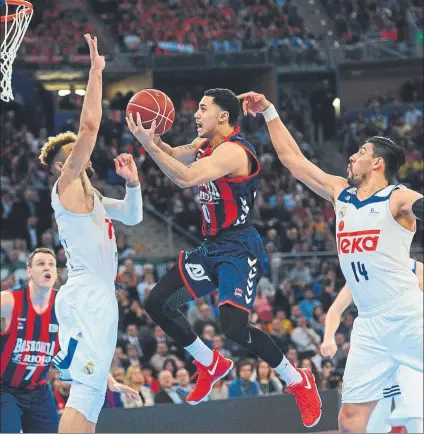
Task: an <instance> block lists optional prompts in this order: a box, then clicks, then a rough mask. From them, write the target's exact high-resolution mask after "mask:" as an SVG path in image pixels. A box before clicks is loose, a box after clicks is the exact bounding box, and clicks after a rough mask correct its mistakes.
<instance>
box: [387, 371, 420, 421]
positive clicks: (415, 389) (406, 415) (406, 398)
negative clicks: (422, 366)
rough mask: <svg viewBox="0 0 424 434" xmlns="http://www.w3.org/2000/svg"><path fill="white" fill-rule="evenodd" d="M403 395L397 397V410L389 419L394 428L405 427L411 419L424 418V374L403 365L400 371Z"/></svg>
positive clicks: (399, 376) (400, 385)
mask: <svg viewBox="0 0 424 434" xmlns="http://www.w3.org/2000/svg"><path fill="white" fill-rule="evenodd" d="M398 382H399V387H400V391H401V394H400V395H399V396H396V397H395V409H394V410H393V412H392V413H391V415H390V417H389V419H388V420H389V423H390V425H392V426H404V425H405V424H406V421H407V420H408V419H411V418H421V419H422V418H423V405H424V403H423V393H424V391H423V374H422V372H418V371H415V370H414V369H411V368H408V367H407V366H403V365H401V366H400V367H399V371H398Z"/></svg>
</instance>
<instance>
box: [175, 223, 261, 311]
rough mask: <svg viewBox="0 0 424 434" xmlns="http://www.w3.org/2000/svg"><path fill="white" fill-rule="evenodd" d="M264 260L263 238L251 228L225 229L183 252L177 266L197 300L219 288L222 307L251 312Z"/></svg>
mask: <svg viewBox="0 0 424 434" xmlns="http://www.w3.org/2000/svg"><path fill="white" fill-rule="evenodd" d="M265 259H266V252H265V249H264V245H263V243H262V240H261V237H260V235H259V234H258V232H257V231H256V229H255V228H253V227H251V226H249V227H246V228H242V229H231V230H226V231H225V230H224V231H223V232H222V233H220V234H218V235H217V236H216V237H214V238H212V239H205V240H204V241H203V243H202V244H201V245H200V246H199V247H198V248H197V249H195V250H191V251H181V252H180V255H179V259H178V266H179V270H180V274H181V276H182V279H183V281H184V283H185V285H186V287H187V289H188V290H189V292H190V294H191V295H192V296H193V297H194V298H195V299H196V298H200V297H203V296H205V295H207V294H209V293H210V292H212V291H214V290H215V289H217V288H219V306H220V305H222V304H226V303H228V304H231V305H233V306H236V307H239V308H240V309H243V310H246V311H247V312H250V311H251V310H252V309H253V303H254V301H255V297H256V285H257V283H258V282H259V279H260V278H261V277H262V275H263V273H264V263H265Z"/></svg>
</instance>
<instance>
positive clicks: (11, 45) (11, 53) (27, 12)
mask: <svg viewBox="0 0 424 434" xmlns="http://www.w3.org/2000/svg"><path fill="white" fill-rule="evenodd" d="M0 4H1V8H2V10H1V16H0V23H1V26H2V29H1V30H2V31H1V33H2V35H1V37H2V39H3V40H2V43H1V53H0V60H1V65H0V71H1V82H0V90H1V92H0V99H2V100H3V101H6V102H8V101H10V100H11V99H13V92H12V65H13V61H14V60H15V58H16V53H17V52H18V49H19V46H20V45H21V42H22V40H23V38H24V36H25V32H26V31H27V29H28V26H29V22H30V21H31V18H32V13H33V9H32V4H31V3H29V2H27V1H26V0H0ZM10 6H12V7H16V10H15V11H14V12H13V11H10Z"/></svg>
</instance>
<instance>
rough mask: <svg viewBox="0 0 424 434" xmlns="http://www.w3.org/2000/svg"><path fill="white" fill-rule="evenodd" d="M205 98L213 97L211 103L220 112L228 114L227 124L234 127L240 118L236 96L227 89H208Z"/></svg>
mask: <svg viewBox="0 0 424 434" xmlns="http://www.w3.org/2000/svg"><path fill="white" fill-rule="evenodd" d="M204 95H205V96H211V97H213V102H214V103H215V104H216V105H217V106H219V107H220V108H221V109H222V110H224V111H226V112H228V123H229V124H230V125H234V124H235V123H236V122H237V119H238V117H239V116H240V112H241V109H240V101H239V100H238V98H237V96H236V94H235V93H234V92H232V91H231V90H229V89H220V88H217V89H209V90H207V91H206V92H205V93H204Z"/></svg>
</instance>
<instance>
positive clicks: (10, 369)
mask: <svg viewBox="0 0 424 434" xmlns="http://www.w3.org/2000/svg"><path fill="white" fill-rule="evenodd" d="M12 294H13V297H14V299H15V303H14V307H13V313H12V319H11V322H10V325H9V328H8V329H7V330H5V331H4V332H2V333H1V339H0V347H1V366H0V371H1V377H0V384H4V385H7V386H9V387H14V388H16V389H36V388H38V387H41V386H42V385H44V384H46V383H47V381H48V380H47V372H48V370H49V367H50V362H51V360H52V358H53V356H54V355H55V354H56V353H57V351H58V349H59V336H58V332H59V325H58V322H57V318H56V314H55V310H54V300H55V298H56V294H57V291H56V290H55V289H53V290H52V291H51V295H50V300H49V304H48V307H47V309H46V310H45V311H44V312H43V313H41V314H38V313H37V312H36V311H35V310H34V307H33V305H32V302H31V297H30V290H29V287H28V286H23V287H21V288H18V289H15V290H12Z"/></svg>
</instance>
